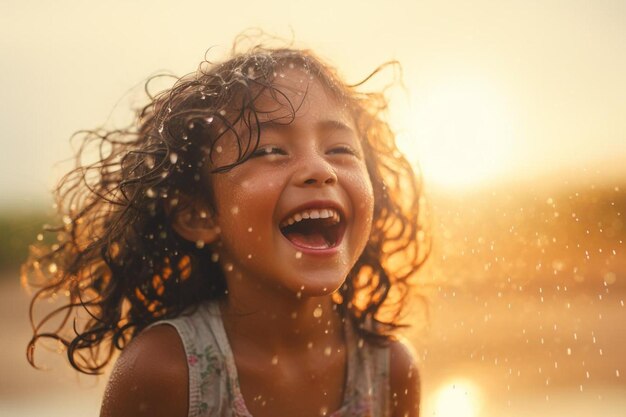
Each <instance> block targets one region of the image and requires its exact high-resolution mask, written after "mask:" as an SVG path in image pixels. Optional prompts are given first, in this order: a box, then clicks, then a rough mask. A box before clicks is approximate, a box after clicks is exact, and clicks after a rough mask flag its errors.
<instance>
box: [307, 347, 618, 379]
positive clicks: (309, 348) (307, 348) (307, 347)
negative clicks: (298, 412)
mask: <svg viewBox="0 0 626 417" xmlns="http://www.w3.org/2000/svg"><path fill="white" fill-rule="evenodd" d="M306 348H307V349H313V342H309V343H307V344H306ZM618 376H619V375H618Z"/></svg>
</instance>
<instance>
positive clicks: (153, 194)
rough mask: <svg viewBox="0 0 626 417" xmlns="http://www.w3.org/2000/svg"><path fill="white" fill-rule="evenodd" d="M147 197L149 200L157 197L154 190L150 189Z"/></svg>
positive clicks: (147, 191)
mask: <svg viewBox="0 0 626 417" xmlns="http://www.w3.org/2000/svg"><path fill="white" fill-rule="evenodd" d="M146 196H147V197H148V198H154V197H156V192H155V191H154V190H153V189H152V188H148V189H147V190H146Z"/></svg>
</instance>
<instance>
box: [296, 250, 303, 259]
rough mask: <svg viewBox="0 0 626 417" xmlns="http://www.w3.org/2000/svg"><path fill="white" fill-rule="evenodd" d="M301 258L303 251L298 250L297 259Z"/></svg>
mask: <svg viewBox="0 0 626 417" xmlns="http://www.w3.org/2000/svg"><path fill="white" fill-rule="evenodd" d="M300 258H302V252H300V251H297V252H296V259H300Z"/></svg>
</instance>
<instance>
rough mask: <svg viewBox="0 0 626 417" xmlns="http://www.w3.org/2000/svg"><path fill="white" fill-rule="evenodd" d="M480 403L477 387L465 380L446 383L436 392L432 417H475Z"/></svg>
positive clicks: (479, 393)
mask: <svg viewBox="0 0 626 417" xmlns="http://www.w3.org/2000/svg"><path fill="white" fill-rule="evenodd" d="M481 403H482V399H481V392H480V388H479V387H478V385H476V384H475V383H473V382H472V381H470V380H467V379H460V378H459V379H453V380H450V381H448V382H446V383H445V384H444V385H443V386H442V387H441V388H440V389H439V390H438V392H437V395H436V402H435V410H434V412H433V414H432V415H433V416H437V417H476V416H478V415H479V411H480V406H481Z"/></svg>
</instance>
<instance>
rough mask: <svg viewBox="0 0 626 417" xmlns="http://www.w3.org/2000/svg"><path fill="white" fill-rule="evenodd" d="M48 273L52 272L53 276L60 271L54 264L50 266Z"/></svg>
mask: <svg viewBox="0 0 626 417" xmlns="http://www.w3.org/2000/svg"><path fill="white" fill-rule="evenodd" d="M48 271H50V273H51V274H54V273H56V272H57V271H58V268H57V264H55V263H54V262H52V263H51V264H50V265H48Z"/></svg>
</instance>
